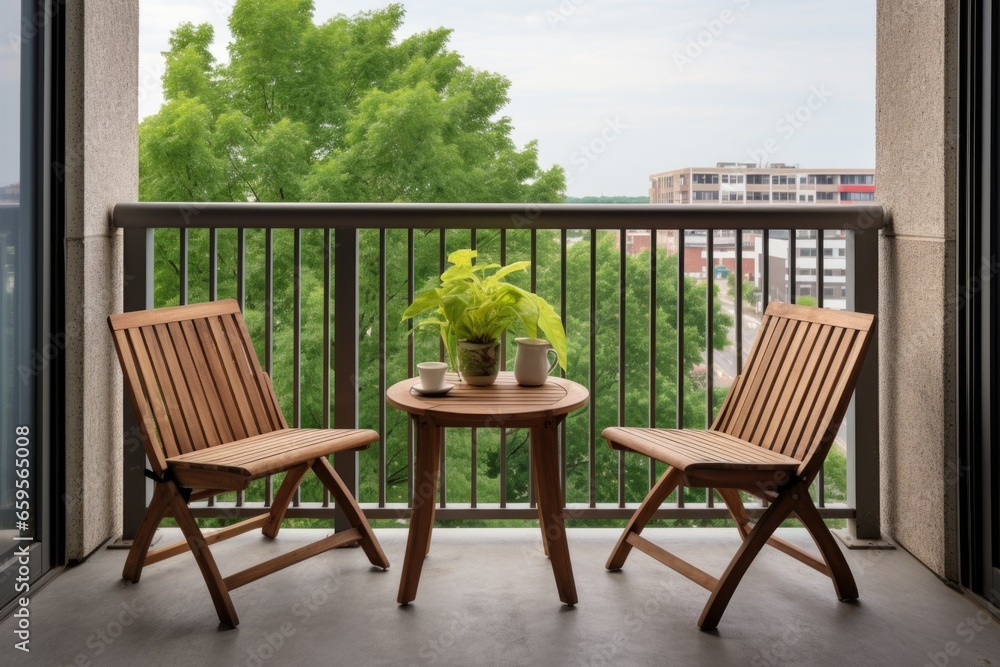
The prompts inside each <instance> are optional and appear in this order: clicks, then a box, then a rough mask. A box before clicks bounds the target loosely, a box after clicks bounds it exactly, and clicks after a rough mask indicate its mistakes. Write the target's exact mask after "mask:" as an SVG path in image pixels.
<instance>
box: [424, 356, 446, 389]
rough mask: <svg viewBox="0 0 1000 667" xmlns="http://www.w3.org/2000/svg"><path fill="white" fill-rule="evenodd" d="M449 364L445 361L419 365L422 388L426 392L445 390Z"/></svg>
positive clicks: (427, 362)
mask: <svg viewBox="0 0 1000 667" xmlns="http://www.w3.org/2000/svg"><path fill="white" fill-rule="evenodd" d="M446 370H448V364H446V363H444V362H443V361H422V362H420V363H419V364H417V372H419V373H420V387H421V388H422V389H424V390H425V391H436V390H438V389H444V372H445V371H446Z"/></svg>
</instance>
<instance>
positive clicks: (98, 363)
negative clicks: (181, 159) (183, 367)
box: [55, 0, 139, 561]
mask: <svg viewBox="0 0 1000 667" xmlns="http://www.w3.org/2000/svg"><path fill="white" fill-rule="evenodd" d="M64 12H65V17H66V88H65V93H66V155H65V160H64V164H63V165H55V176H56V177H57V178H62V179H64V184H65V188H66V221H65V223H66V462H65V464H66V495H65V497H64V501H65V512H66V558H67V560H69V561H73V560H77V559H80V558H84V557H86V556H87V555H88V554H89V553H90V552H91V551H93V550H94V549H96V548H97V547H98V546H100V544H101V543H102V542H104V541H105V540H107V539H109V538H112V537H115V536H116V535H117V534H118V533H120V531H121V514H122V509H121V462H122V452H121V449H122V432H121V431H122V429H121V424H122V419H121V408H122V384H121V372H120V371H119V369H118V362H117V359H116V358H115V354H114V349H113V347H112V343H111V337H110V335H109V333H108V327H107V323H106V318H107V316H108V314H109V313H112V312H118V311H120V310H121V302H122V279H123V276H122V270H121V267H122V236H121V232H119V231H116V230H115V229H113V228H112V226H111V209H112V207H113V206H114V205H115V204H116V203H117V202H120V201H135V199H136V198H137V196H138V143H139V142H138V120H137V118H138V102H137V99H138V91H137V85H138V84H137V72H138V53H139V48H138V37H139V3H138V0H87V2H68V3H66V5H65V7H64Z"/></svg>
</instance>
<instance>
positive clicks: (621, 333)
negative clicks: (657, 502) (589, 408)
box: [595, 229, 628, 507]
mask: <svg viewBox="0 0 1000 667" xmlns="http://www.w3.org/2000/svg"><path fill="white" fill-rule="evenodd" d="M627 236H628V230H627V229H620V230H618V240H619V243H618V425H619V426H625V324H626V322H625V287H626V283H627V280H626V275H625V274H626V267H627V266H628V253H626V252H625V250H626V248H625V243H626V237H627ZM595 440H596V438H595ZM618 507H625V450H624V449H622V450H619V451H618Z"/></svg>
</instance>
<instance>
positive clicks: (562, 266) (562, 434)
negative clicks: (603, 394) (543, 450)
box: [559, 229, 569, 502]
mask: <svg viewBox="0 0 1000 667" xmlns="http://www.w3.org/2000/svg"><path fill="white" fill-rule="evenodd" d="M567 237H568V234H567V233H566V230H565V229H562V230H561V231H560V232H559V317H561V318H562V321H563V327H565V328H566V336H567V337H569V324H568V323H567V322H566V278H567V269H566V242H567V240H568V238H567ZM568 367H569V366H568V365H567V368H568ZM559 373H560V375H561V377H566V372H565V371H563V370H561V369H560V371H559ZM559 455H560V461H559V476H560V479H559V482H560V483H561V484H562V489H563V494H564V496H565V493H566V421H565V420H564V421H563V423H562V424H561V425H560V426H559ZM563 502H568V500H566V498H565V497H564V498H563Z"/></svg>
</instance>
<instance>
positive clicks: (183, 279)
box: [178, 229, 188, 306]
mask: <svg viewBox="0 0 1000 667" xmlns="http://www.w3.org/2000/svg"><path fill="white" fill-rule="evenodd" d="M180 231H181V239H180V257H179V258H178V261H179V263H180V274H181V275H180V277H179V280H180V285H179V290H178V303H179V304H180V305H182V306H184V305H186V304H187V302H188V230H187V229H182V230H180Z"/></svg>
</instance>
